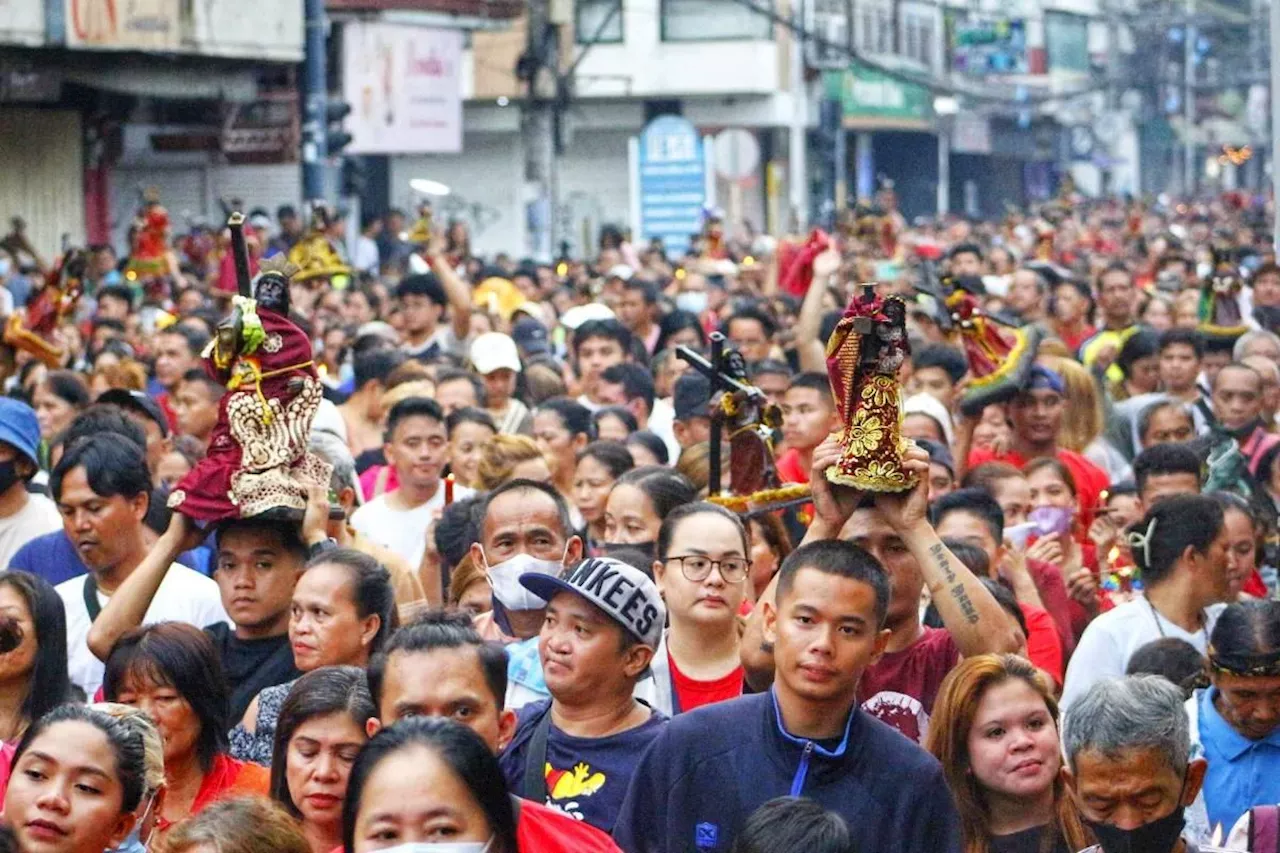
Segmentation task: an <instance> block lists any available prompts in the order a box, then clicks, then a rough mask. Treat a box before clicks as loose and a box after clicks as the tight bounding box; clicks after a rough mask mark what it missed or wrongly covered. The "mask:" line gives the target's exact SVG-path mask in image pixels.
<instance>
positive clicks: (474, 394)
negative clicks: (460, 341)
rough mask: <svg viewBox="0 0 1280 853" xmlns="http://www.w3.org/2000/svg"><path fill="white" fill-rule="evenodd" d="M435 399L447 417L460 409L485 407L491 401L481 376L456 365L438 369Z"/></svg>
mask: <svg viewBox="0 0 1280 853" xmlns="http://www.w3.org/2000/svg"><path fill="white" fill-rule="evenodd" d="M435 400H436V402H437V403H439V404H440V410H441V411H442V412H444V416H445V417H446V418H447V417H449V415H452V414H453V413H454V412H456V411H458V410H459V409H483V408H485V407H486V406H488V402H489V401H488V400H487V399H486V398H485V395H484V383H483V382H482V381H480V378H479V377H477V376H476V375H475V374H474V373H472V372H470V371H468V370H462V369H460V368H456V367H441V368H440V369H439V370H437V371H436V395H435Z"/></svg>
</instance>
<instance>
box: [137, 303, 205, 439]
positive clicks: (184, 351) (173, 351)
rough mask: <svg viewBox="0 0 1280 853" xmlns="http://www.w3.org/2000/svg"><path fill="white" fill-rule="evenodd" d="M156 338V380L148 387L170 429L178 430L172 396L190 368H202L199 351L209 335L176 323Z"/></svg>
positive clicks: (202, 349) (160, 332) (202, 348)
mask: <svg viewBox="0 0 1280 853" xmlns="http://www.w3.org/2000/svg"><path fill="white" fill-rule="evenodd" d="M154 341H155V349H154V353H155V379H153V380H152V383H151V386H150V387H149V388H148V389H147V390H148V392H149V393H150V394H151V396H153V397H155V398H156V402H157V403H159V404H160V408H161V409H163V410H164V414H165V418H166V420H168V422H169V429H175V428H176V427H177V424H178V418H177V416H176V415H175V414H174V413H173V407H172V406H171V404H170V397H171V396H172V395H173V393H174V392H175V391H177V390H178V383H179V382H181V381H182V377H183V376H186V375H187V371H188V370H196V369H200V368H201V367H202V365H201V363H200V353H201V352H203V351H204V348H205V345H206V344H208V343H209V336H208V335H206V334H202V333H201V332H200V331H198V330H196V329H192V328H191V327H190V326H183V325H174V326H169V327H168V328H166V329H163V330H162V331H159V332H157V333H156V336H155V339H154Z"/></svg>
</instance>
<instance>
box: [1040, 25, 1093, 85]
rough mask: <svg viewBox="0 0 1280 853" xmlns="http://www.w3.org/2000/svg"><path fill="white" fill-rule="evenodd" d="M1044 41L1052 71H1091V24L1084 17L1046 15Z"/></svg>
mask: <svg viewBox="0 0 1280 853" xmlns="http://www.w3.org/2000/svg"><path fill="white" fill-rule="evenodd" d="M1044 40H1045V47H1046V48H1047V50H1048V55H1049V70H1050V71H1088V70H1089V22H1088V19H1087V18H1085V17H1084V16H1083V15H1071V14H1068V13H1066V12H1048V13H1046V14H1045V16H1044Z"/></svg>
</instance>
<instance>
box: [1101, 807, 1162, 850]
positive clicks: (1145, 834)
mask: <svg viewBox="0 0 1280 853" xmlns="http://www.w3.org/2000/svg"><path fill="white" fill-rule="evenodd" d="M1182 812H1183V807H1182V806H1178V807H1177V808H1176V809H1174V810H1173V811H1172V812H1170V813H1169V814H1167V815H1165V816H1164V817H1162V818H1160V819H1159V820H1153V821H1151V822H1150V823H1144V824H1143V825H1142V826H1140V827H1138V828H1137V829H1119V828H1117V827H1114V826H1112V825H1111V824H1109V823H1097V822H1095V821H1092V820H1085V822H1084V824H1085V826H1087V827H1089V830H1090V831H1091V832H1093V834H1094V836H1095V837H1096V838H1097V839H1098V843H1099V844H1101V845H1102V849H1103V851H1104V853H1171V851H1172V850H1173V847H1174V845H1175V844H1177V843H1178V838H1179V837H1180V836H1181V835H1182V827H1183V825H1184V824H1185V823H1186V821H1185V820H1184V819H1183V816H1182Z"/></svg>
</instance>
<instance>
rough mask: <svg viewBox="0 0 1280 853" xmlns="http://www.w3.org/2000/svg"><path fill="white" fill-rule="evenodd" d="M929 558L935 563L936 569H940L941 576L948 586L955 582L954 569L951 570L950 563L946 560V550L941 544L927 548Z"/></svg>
mask: <svg viewBox="0 0 1280 853" xmlns="http://www.w3.org/2000/svg"><path fill="white" fill-rule="evenodd" d="M929 556H931V557H933V559H934V560H936V561H937V563H938V567H939V568H941V569H942V576H943V578H944V579H945V581H946V583H947V585H948V586H950V585H951V584H953V583H955V582H956V572H955V569H953V568H951V561H950V560H949V559H947V549H946V548H945V547H944V546H943V544H942V543H941V542H939V543H937V544H936V545H930V546H929Z"/></svg>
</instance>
